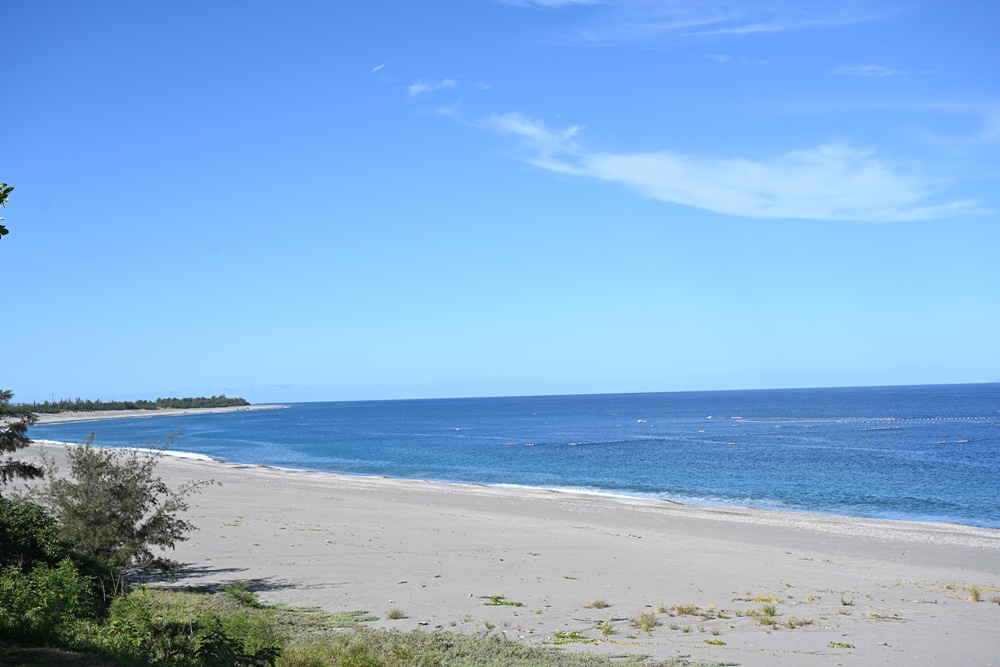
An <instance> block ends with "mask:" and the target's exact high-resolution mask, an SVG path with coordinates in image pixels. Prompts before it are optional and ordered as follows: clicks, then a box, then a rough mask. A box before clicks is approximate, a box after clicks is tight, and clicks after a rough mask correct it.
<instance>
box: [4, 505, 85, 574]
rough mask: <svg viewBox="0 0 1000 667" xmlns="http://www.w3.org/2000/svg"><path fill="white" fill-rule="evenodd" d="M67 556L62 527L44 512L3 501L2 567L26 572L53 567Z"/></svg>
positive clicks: (67, 551)
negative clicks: (42, 566)
mask: <svg viewBox="0 0 1000 667" xmlns="http://www.w3.org/2000/svg"><path fill="white" fill-rule="evenodd" d="M68 553H69V548H68V546H67V544H66V543H65V542H64V541H62V540H61V539H60V537H59V524H57V523H56V520H55V519H54V518H53V517H52V516H51V515H50V514H48V513H47V512H46V511H45V509H44V508H42V507H41V506H39V505H36V504H34V503H30V502H25V501H20V502H16V501H12V500H8V499H7V498H0V567H15V568H17V569H18V570H20V571H22V572H27V571H29V570H31V569H32V568H34V567H35V566H36V565H40V564H43V563H45V564H49V565H53V564H55V563H57V562H59V561H60V560H62V559H63V558H65V557H66V556H67V554H68Z"/></svg>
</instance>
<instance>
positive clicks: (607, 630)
mask: <svg viewBox="0 0 1000 667" xmlns="http://www.w3.org/2000/svg"><path fill="white" fill-rule="evenodd" d="M597 629H598V630H600V631H601V634H602V635H604V636H605V637H607V636H608V635H613V634H615V628H614V626H613V625H611V619H610V618H609V619H606V620H603V621H601V622H600V623H598V624H597Z"/></svg>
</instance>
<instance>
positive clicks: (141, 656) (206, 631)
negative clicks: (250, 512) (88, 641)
mask: <svg viewBox="0 0 1000 667" xmlns="http://www.w3.org/2000/svg"><path fill="white" fill-rule="evenodd" d="M283 643H284V642H283V639H282V637H281V636H279V635H278V634H277V633H276V632H275V630H274V627H273V624H272V623H271V619H270V617H269V614H268V613H266V612H264V611H258V610H255V609H248V608H245V607H243V606H242V605H241V604H240V603H239V602H238V601H236V600H234V599H232V598H231V597H230V596H215V595H195V594H189V593H175V592H171V591H158V590H153V589H146V588H138V589H136V590H133V591H132V592H130V593H129V594H128V595H126V596H124V597H121V598H118V599H117V600H115V601H114V603H113V604H112V605H111V609H110V611H109V613H108V620H107V622H106V623H105V624H104V625H103V626H101V627H100V628H99V629H98V631H97V633H96V635H95V636H94V638H93V647H94V648H95V649H97V650H98V651H100V652H101V653H104V654H105V655H107V656H109V657H113V658H115V659H116V660H119V661H123V662H134V663H138V664H144V665H170V666H182V665H191V666H199V667H209V666H215V665H220V666H221V665H225V666H227V667H228V666H234V667H262V666H264V665H273V664H274V660H275V658H276V657H277V656H278V654H279V653H280V650H281V646H282V644H283Z"/></svg>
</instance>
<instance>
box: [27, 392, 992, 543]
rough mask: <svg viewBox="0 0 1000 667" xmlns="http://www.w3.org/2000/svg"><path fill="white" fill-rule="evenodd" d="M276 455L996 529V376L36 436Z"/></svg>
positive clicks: (429, 474) (331, 410) (355, 409)
mask: <svg viewBox="0 0 1000 667" xmlns="http://www.w3.org/2000/svg"><path fill="white" fill-rule="evenodd" d="M178 430H180V431H181V434H180V435H179V436H178V437H177V440H176V442H175V444H174V449H175V450H178V451H185V452H193V453H198V454H202V455H205V456H209V457H211V458H213V459H217V460H221V461H228V462H239V463H251V464H262V465H270V466H278V467H287V468H303V469H310V470H320V471H330V472H341V473H348V474H363V475H387V476H391V477H404V478H416V479H427V480H436V481H446V482H476V483H482V484H505V485H522V486H533V487H546V488H561V489H575V490H583V491H588V492H593V493H604V494H612V495H632V496H644V497H654V498H663V499H669V500H675V501H680V502H687V503H702V504H719V505H741V506H750V507H760V508H773V509H785V510H800V511H811V512H822V513H831V514H841V515H850V516H866V517H881V518H893V519H905V520H933V521H951V522H956V523H962V524H967V525H973V526H983V527H989V528H1000V484H998V481H1000V384H996V383H994V384H976V385H935V386H916V387H866V388H843V389H794V390H792V389H789V390H760V391H719V392H688V393H660V394H615V395H587V396H541V397H509V398H468V399H433V400H407V401H358V402H333V403H297V404H292V405H290V406H289V407H287V408H283V409H280V410H262V411H250V412H236V413H224V414H202V415H190V416H181V417H155V418H144V419H120V420H108V421H100V422H81V423H74V424H45V425H40V426H35V427H33V428H32V429H31V433H30V435H31V437H33V438H36V439H46V440H57V441H64V442H80V441H82V440H83V439H84V438H85V437H86V436H87V434H89V433H90V432H93V433H94V434H95V443H97V444H101V445H108V446H141V445H143V444H144V443H146V442H156V441H158V440H160V439H161V438H162V437H163V436H164V435H167V434H172V433H174V432H176V431H178Z"/></svg>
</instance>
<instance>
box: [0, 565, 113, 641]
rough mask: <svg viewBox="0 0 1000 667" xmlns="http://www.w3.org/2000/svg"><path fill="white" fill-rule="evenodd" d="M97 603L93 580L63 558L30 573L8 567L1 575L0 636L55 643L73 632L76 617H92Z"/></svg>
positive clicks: (95, 612)
mask: <svg viewBox="0 0 1000 667" xmlns="http://www.w3.org/2000/svg"><path fill="white" fill-rule="evenodd" d="M98 611H99V605H98V604H97V601H96V600H95V599H94V597H93V591H92V582H91V580H90V578H89V577H87V576H85V575H82V574H81V573H80V572H79V570H77V568H76V565H74V564H73V561H72V560H70V559H68V558H66V559H64V560H62V561H60V562H59V563H58V564H57V565H56V566H55V567H49V566H48V565H39V566H37V567H35V568H34V569H32V570H30V571H29V572H21V571H20V570H18V569H17V568H14V567H8V568H6V569H5V570H4V571H3V573H2V574H0V636H2V637H7V638H10V639H20V640H27V641H37V642H45V643H58V642H60V641H64V640H65V639H66V638H67V637H69V636H70V635H71V634H72V627H73V626H74V624H75V622H76V620H77V618H88V617H93V616H95V615H96V614H97V612H98Z"/></svg>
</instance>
